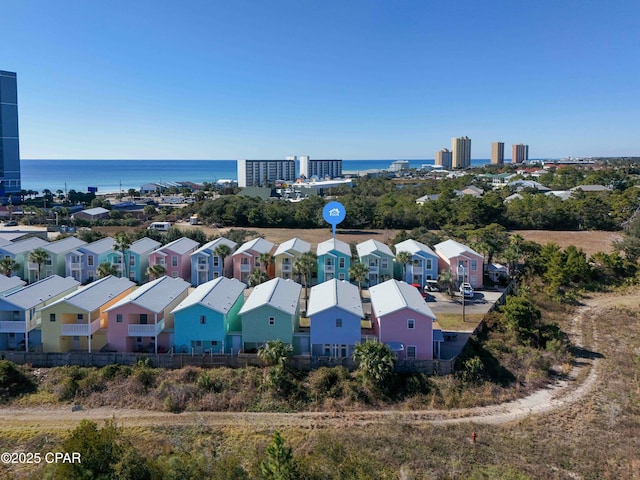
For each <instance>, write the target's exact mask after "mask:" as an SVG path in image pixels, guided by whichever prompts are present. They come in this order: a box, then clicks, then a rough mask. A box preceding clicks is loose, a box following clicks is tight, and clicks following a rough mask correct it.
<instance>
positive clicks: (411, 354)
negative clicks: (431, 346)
mask: <svg viewBox="0 0 640 480" xmlns="http://www.w3.org/2000/svg"><path fill="white" fill-rule="evenodd" d="M416 351H417V349H416V346H415V345H407V360H415V359H416Z"/></svg>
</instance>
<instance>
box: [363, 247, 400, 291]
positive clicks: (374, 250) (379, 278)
mask: <svg viewBox="0 0 640 480" xmlns="http://www.w3.org/2000/svg"><path fill="white" fill-rule="evenodd" d="M356 250H357V251H358V258H359V259H360V262H361V263H364V264H365V265H366V266H367V268H368V269H369V273H368V274H367V279H366V281H365V285H367V286H369V287H371V286H373V285H377V284H378V283H380V282H384V281H386V280H389V279H391V278H393V252H392V251H391V249H390V248H389V247H388V246H387V245H385V244H384V243H382V242H379V241H377V240H367V241H365V242H362V243H359V244H357V245H356Z"/></svg>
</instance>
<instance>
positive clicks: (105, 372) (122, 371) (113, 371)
mask: <svg viewBox="0 0 640 480" xmlns="http://www.w3.org/2000/svg"><path fill="white" fill-rule="evenodd" d="M131 372H132V369H131V367H130V366H128V365H118V364H111V365H107V366H105V367H102V369H101V370H100V374H101V375H102V378H104V379H105V380H113V379H115V378H116V377H118V378H128V377H129V375H131Z"/></svg>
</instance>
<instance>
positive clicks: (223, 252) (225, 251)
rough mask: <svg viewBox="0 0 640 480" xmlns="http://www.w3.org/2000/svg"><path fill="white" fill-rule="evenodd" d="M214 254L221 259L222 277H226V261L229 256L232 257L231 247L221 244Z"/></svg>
mask: <svg viewBox="0 0 640 480" xmlns="http://www.w3.org/2000/svg"><path fill="white" fill-rule="evenodd" d="M213 253H214V254H215V255H216V256H218V257H220V260H221V261H222V275H223V276H224V272H225V270H224V259H225V258H227V257H228V256H229V255H231V247H230V246H229V245H226V244H224V243H221V244H220V245H218V246H217V247H216V249H215V250H214V251H213Z"/></svg>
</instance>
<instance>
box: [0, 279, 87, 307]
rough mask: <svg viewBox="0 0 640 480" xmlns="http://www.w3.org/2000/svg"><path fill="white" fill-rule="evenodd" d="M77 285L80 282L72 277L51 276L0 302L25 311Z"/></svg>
mask: <svg viewBox="0 0 640 480" xmlns="http://www.w3.org/2000/svg"><path fill="white" fill-rule="evenodd" d="M78 285H80V282H78V281H77V280H74V279H73V277H66V278H62V277H60V276H58V275H51V276H50V277H47V278H43V279H42V280H39V281H37V282H35V283H32V284H31V285H27V286H26V287H24V288H23V289H21V290H18V291H17V292H14V293H11V294H9V295H7V296H5V297H3V298H2V299H1V300H0V301H4V302H7V303H10V304H12V305H15V306H16V307H19V308H22V309H23V310H26V309H29V308H34V307H36V306H38V305H40V304H41V303H43V302H46V301H47V300H49V299H51V298H53V297H55V296H58V295H60V294H62V293H64V292H65V291H67V290H69V289H71V288H76V287H78Z"/></svg>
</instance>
